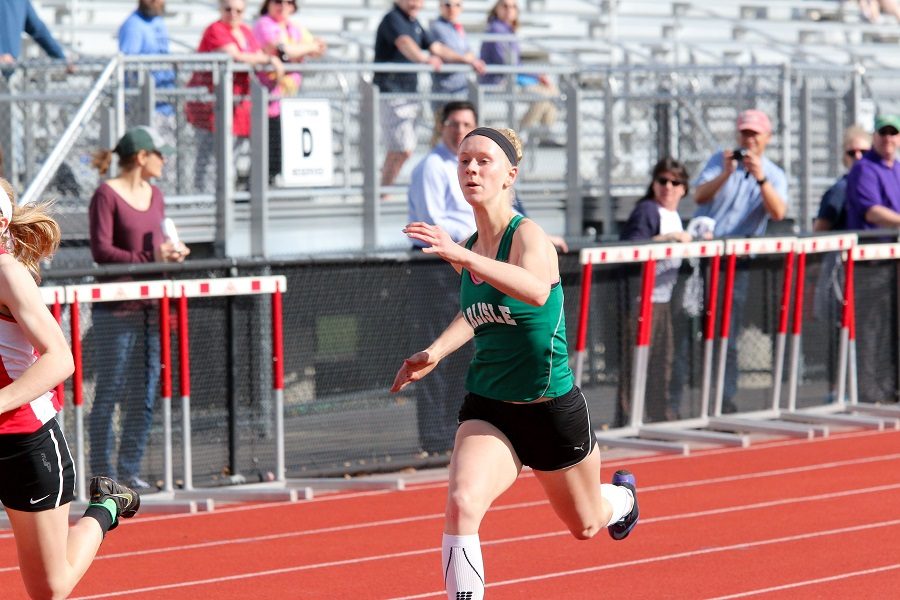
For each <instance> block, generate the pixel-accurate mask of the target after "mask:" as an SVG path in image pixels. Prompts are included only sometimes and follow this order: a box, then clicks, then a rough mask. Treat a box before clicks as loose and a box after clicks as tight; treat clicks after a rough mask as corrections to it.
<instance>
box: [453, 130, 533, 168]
mask: <svg viewBox="0 0 900 600" xmlns="http://www.w3.org/2000/svg"><path fill="white" fill-rule="evenodd" d="M474 135H483V136H484V137H486V138H488V139H491V140H493V141H494V143H495V144H497V145H498V146H500V149H501V150H503V153H504V154H506V158H508V159H509V164H511V165H513V166H516V165H518V164H519V161H517V160H516V148H515V146H513V145H512V142H510V141H509V139H508V138H507V137H506V136H505V135H503V134H502V133H500V132H499V131H497V130H496V129H491V128H490V127H476V128H475V129H473V130H472V131H470V132H469V133H467V134H466V137H464V138H463V139H464V140H466V139H469V138H470V137H472V136H474Z"/></svg>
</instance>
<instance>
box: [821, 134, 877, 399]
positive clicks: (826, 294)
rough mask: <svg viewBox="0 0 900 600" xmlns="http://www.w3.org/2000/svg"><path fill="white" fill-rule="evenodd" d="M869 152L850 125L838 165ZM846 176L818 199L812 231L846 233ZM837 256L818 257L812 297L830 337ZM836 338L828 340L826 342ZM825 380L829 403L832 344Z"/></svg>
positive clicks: (837, 318) (839, 292)
mask: <svg viewBox="0 0 900 600" xmlns="http://www.w3.org/2000/svg"><path fill="white" fill-rule="evenodd" d="M871 148H872V135H871V134H870V133H869V132H868V131H866V130H865V129H863V128H862V127H860V126H859V125H851V126H850V127H848V128H847V129H846V130H845V131H844V139H843V143H842V144H841V149H842V150H841V161H842V162H843V163H844V167H846V168H847V169H850V168H852V167H853V165H855V164H856V163H857V162H858V161H859V160H860V159H862V157H863V154H865V153H866V152H868V151H869V150H870V149H871ZM846 192H847V174H846V173H845V174H844V175H843V176H841V178H840V179H838V180H837V181H836V182H835V183H834V185H832V186H831V187H830V188H828V190H827V191H826V192H825V194H823V195H822V203H821V204H820V205H819V213H818V215H817V216H816V219H815V221H814V222H813V230H814V231H816V232H825V231H843V230H845V229H847V209H846ZM842 264H843V262H842V260H841V253H840V252H828V253H826V254H825V255H824V256H823V257H822V262H821V266H820V268H819V275H818V277H817V278H816V287H815V292H814V294H813V316H814V317H815V318H816V319H818V320H820V321H824V322H825V323H826V324H827V325H828V326H829V327H831V329H830V331H831V333H833V334H836V333H837V332H839V331H840V328H841V308H842V304H843V296H844V280H843V276H842V275H843V270H842ZM836 339H837V336H836V335H832V336H830V337H829V340H830V341H833V340H836ZM829 348H830V350H831V351H830V352H829V359H830V360H829V367H830V368H829V369H828V373H829V379H830V380H831V391H830V392H829V396H828V399H829V401H834V400H835V399H836V386H837V381H836V379H835V375H836V372H837V368H836V367H837V355H836V354H837V353H836V349H835V348H834V347H833V344H829Z"/></svg>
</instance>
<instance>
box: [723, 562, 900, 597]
mask: <svg viewBox="0 0 900 600" xmlns="http://www.w3.org/2000/svg"><path fill="white" fill-rule="evenodd" d="M897 569H900V564H896V565H886V566H884V567H875V568H873V569H865V570H864V571H853V572H851V573H841V574H840V575H832V576H831V577H820V578H818V579H807V580H806V581H797V582H794V583H786V584H784V585H777V586H774V587H767V588H760V589H758V590H751V591H749V592H741V593H739V594H730V595H728V596H716V597H715V598H710V599H709V600H730V599H731V598H746V597H747V596H756V595H758V594H766V593H768V592H780V591H781V590H790V589H794V588H798V587H805V586H808V585H818V584H820V583H829V582H831V581H840V580H841V579H850V578H851V577H862V576H864V575H875V574H876V573H884V572H886V571H895V570H897Z"/></svg>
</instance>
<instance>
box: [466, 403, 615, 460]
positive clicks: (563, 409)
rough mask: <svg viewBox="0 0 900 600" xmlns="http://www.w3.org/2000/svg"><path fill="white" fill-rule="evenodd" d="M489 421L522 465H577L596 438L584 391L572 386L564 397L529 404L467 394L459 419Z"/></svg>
mask: <svg viewBox="0 0 900 600" xmlns="http://www.w3.org/2000/svg"><path fill="white" fill-rule="evenodd" d="M472 419H478V420H481V421H487V422H488V423H490V424H491V425H493V426H494V427H496V428H497V429H499V430H500V431H501V432H502V433H503V435H505V436H506V437H507V438H509V441H510V442H511V443H512V447H513V450H515V451H516V454H517V455H518V456H519V460H521V461H522V464H523V465H527V466H529V467H531V468H532V469H534V470H536V471H557V470H559V469H565V468H566V467H571V466H572V465H575V464H578V463H579V462H581V461H582V460H584V459H585V458H587V456H588V454H590V453H591V450H593V448H594V444H595V443H596V441H597V438H596V437H595V436H594V428H593V427H592V426H591V416H590V413H589V412H588V406H587V401H586V400H585V398H584V394H582V393H581V390H580V389H578V386H573V387H572V389H571V390H570V391H569V392H568V393H566V394H563V395H562V396H559V397H557V398H554V399H552V400H547V401H545V402H535V403H530V404H514V403H512V402H502V401H499V400H491V399H490V398H485V397H484V396H479V395H478V394H472V393H469V394H466V399H465V401H463V405H462V408H460V410H459V422H460V423H462V422H463V421H469V420H472Z"/></svg>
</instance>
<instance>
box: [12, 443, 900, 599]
mask: <svg viewBox="0 0 900 600" xmlns="http://www.w3.org/2000/svg"><path fill="white" fill-rule="evenodd" d="M623 466H625V467H628V468H630V469H631V470H632V471H634V473H635V475H636V476H637V479H638V490H639V494H640V501H641V516H642V519H641V522H640V523H639V525H638V527H637V528H636V529H635V530H634V532H633V533H632V535H631V537H629V538H628V539H627V540H625V541H623V542H613V541H612V540H611V539H610V538H609V537H608V536H606V535H601V536H598V537H597V538H595V539H594V540H589V541H578V540H575V539H574V538H572V537H571V536H570V535H569V534H568V533H567V532H566V531H565V529H564V527H563V526H562V525H561V523H560V522H559V521H558V520H557V518H556V517H555V516H554V515H553V512H552V510H551V509H550V506H549V505H548V504H547V502H546V501H545V500H544V497H543V493H542V491H541V489H540V486H539V485H538V483H537V481H536V480H535V479H534V477H532V476H530V474H528V473H526V474H523V476H522V477H520V479H519V481H518V482H517V483H516V484H515V485H514V486H513V488H512V489H510V490H509V491H508V492H507V493H506V494H505V495H504V496H503V497H501V498H500V500H499V501H498V502H497V503H496V506H495V507H494V508H493V509H492V510H491V512H490V513H489V514H488V516H487V518H486V519H485V522H484V525H483V528H482V531H481V538H482V541H483V552H484V560H485V566H486V571H487V573H486V577H487V581H488V592H487V597H488V598H490V599H491V600H499V599H510V598H565V599H567V600H579V599H587V598H597V597H599V596H601V595H602V597H604V598H628V599H629V600H634V599H639V598H698V599H712V598H716V599H724V598H745V597H753V598H791V599H798V598H800V599H802V598H841V599H845V598H854V599H856V598H887V597H892V595H893V594H894V593H895V592H890V591H889V590H891V589H893V590H895V591H896V589H897V588H898V582H900V542H898V541H897V540H898V539H900V432H896V431H893V432H878V433H871V432H864V433H848V434H837V435H833V436H832V437H830V438H825V439H817V440H815V441H779V442H771V443H766V444H759V445H755V446H753V447H751V448H747V449H719V450H710V451H706V452H698V453H695V454H693V455H692V456H689V457H671V456H655V457H647V458H640V459H629V460H617V461H610V462H608V463H606V464H604V466H603V469H604V475H605V477H604V479H607V478H608V475H609V474H610V473H611V472H612V470H613V469H615V468H620V467H623ZM445 495H446V483H445V482H438V483H433V484H425V485H417V486H413V487H411V488H410V489H407V490H405V491H399V492H369V493H356V494H338V495H334V496H326V497H321V498H318V499H316V500H312V501H305V502H299V503H279V504H267V505H245V506H237V507H231V508H226V509H219V510H217V511H215V512H212V513H201V514H197V515H174V516H147V517H142V516H140V515H139V516H138V517H136V518H134V519H132V520H131V521H127V522H125V523H123V525H122V526H121V527H119V528H118V529H117V530H116V531H115V532H113V533H112V534H110V535H109V537H108V538H107V540H106V541H105V542H104V545H103V548H102V549H101V555H100V557H99V558H98V560H97V561H96V562H95V563H94V565H93V566H92V568H91V570H90V571H89V572H88V574H87V576H86V577H85V578H84V580H83V581H82V582H81V584H80V585H79V586H78V588H76V590H75V593H74V594H73V596H72V597H73V598H80V599H87V598H128V599H129V600H142V599H150V598H153V599H159V598H165V599H173V600H180V599H185V600H187V599H190V600H197V599H198V598H204V599H205V598H215V599H223V600H229V599H238V598H240V599H247V598H269V597H271V598H311V599H320V598H327V599H338V598H348V599H354V600H357V599H369V598H371V599H379V600H380V599H384V600H387V599H399V598H409V599H411V598H435V599H438V600H440V599H441V598H442V597H443V592H442V583H441V575H440V549H439V543H440V536H441V531H442V516H443V506H444V500H445ZM0 590H3V592H2V594H0V595H2V597H3V598H4V599H8V600H17V599H19V598H25V597H26V596H25V593H24V590H23V587H22V584H21V582H20V580H19V573H18V568H17V566H16V554H15V546H14V542H13V540H12V538H11V535H10V534H9V532H8V531H0Z"/></svg>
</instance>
